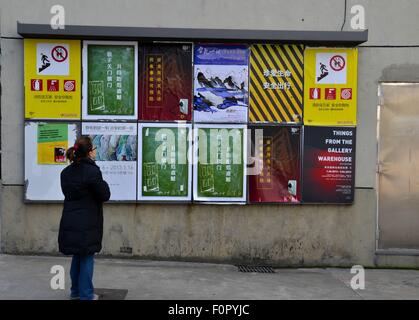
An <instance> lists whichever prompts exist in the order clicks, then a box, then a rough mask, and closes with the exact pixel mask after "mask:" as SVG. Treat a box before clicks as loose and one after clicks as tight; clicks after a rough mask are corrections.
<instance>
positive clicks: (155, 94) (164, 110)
mask: <svg viewBox="0 0 419 320" xmlns="http://www.w3.org/2000/svg"><path fill="white" fill-rule="evenodd" d="M139 59H140V61H139V67H140V77H139V92H140V95H139V111H140V112H139V119H140V120H148V121H176V120H185V121H191V103H192V81H193V80H192V46H191V45H190V44H152V45H145V46H140V49H139Z"/></svg>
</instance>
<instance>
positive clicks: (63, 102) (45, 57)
mask: <svg viewBox="0 0 419 320" xmlns="http://www.w3.org/2000/svg"><path fill="white" fill-rule="evenodd" d="M23 44H24V73H25V75H24V78H25V80H24V86H25V119H45V120H47V119H57V120H58V119H59V120H72V119H80V106H81V101H80V99H81V73H80V72H81V47H80V45H81V43H80V41H79V40H59V39H54V40H51V39H24V40H23Z"/></svg>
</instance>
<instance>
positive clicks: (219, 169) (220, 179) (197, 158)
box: [193, 124, 247, 203]
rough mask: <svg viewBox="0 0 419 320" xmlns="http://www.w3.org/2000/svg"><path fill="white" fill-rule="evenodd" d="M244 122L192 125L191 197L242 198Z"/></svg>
mask: <svg viewBox="0 0 419 320" xmlns="http://www.w3.org/2000/svg"><path fill="white" fill-rule="evenodd" d="M246 164H247V128H246V125H223V124H217V125H216V124H212V125H211V124H197V125H195V126H194V168H193V169H194V177H193V187H194V201H208V202H232V203H233V202H246V185H247V179H246Z"/></svg>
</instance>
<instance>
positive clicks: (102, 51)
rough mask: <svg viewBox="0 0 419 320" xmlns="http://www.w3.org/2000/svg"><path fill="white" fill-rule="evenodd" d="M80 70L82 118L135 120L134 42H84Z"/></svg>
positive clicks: (135, 54) (136, 52) (136, 78)
mask: <svg viewBox="0 0 419 320" xmlns="http://www.w3.org/2000/svg"><path fill="white" fill-rule="evenodd" d="M83 70H84V72H83V119H85V120H87V119H90V120H100V119H112V120H121V119H125V120H136V119H137V114H138V112H137V111H138V107H137V105H138V104H137V93H138V89H137V81H138V77H137V72H138V45H137V42H122V41H119V42H110V41H84V42H83Z"/></svg>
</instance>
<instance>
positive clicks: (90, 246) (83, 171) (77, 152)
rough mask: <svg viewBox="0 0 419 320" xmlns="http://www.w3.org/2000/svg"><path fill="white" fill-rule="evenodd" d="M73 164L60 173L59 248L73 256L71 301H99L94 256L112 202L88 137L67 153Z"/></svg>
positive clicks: (99, 247)
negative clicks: (107, 206)
mask: <svg viewBox="0 0 419 320" xmlns="http://www.w3.org/2000/svg"><path fill="white" fill-rule="evenodd" d="M66 157H67V159H69V160H70V162H71V164H70V165H69V166H67V167H66V168H65V169H64V170H63V171H62V172H61V190H62V191H63V193H64V196H65V200H64V209H63V214H62V217H61V221H60V231H59V234H58V245H59V250H60V252H61V253H63V254H65V255H73V260H72V262H71V270H70V277H71V283H72V285H71V298H72V299H80V300H97V299H98V296H97V295H95V294H94V291H93V263H94V261H93V256H94V254H95V253H96V252H99V251H100V250H101V249H102V236H103V209H102V203H103V202H105V201H108V200H109V197H110V191H109V186H108V184H107V183H106V182H105V181H104V180H103V178H102V173H101V171H100V169H99V167H98V166H97V165H96V164H95V162H94V159H95V157H96V148H94V147H93V144H92V140H91V139H90V137H88V136H82V137H80V138H78V139H77V141H76V143H75V144H74V147H71V148H69V149H68V150H67V153H66Z"/></svg>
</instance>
